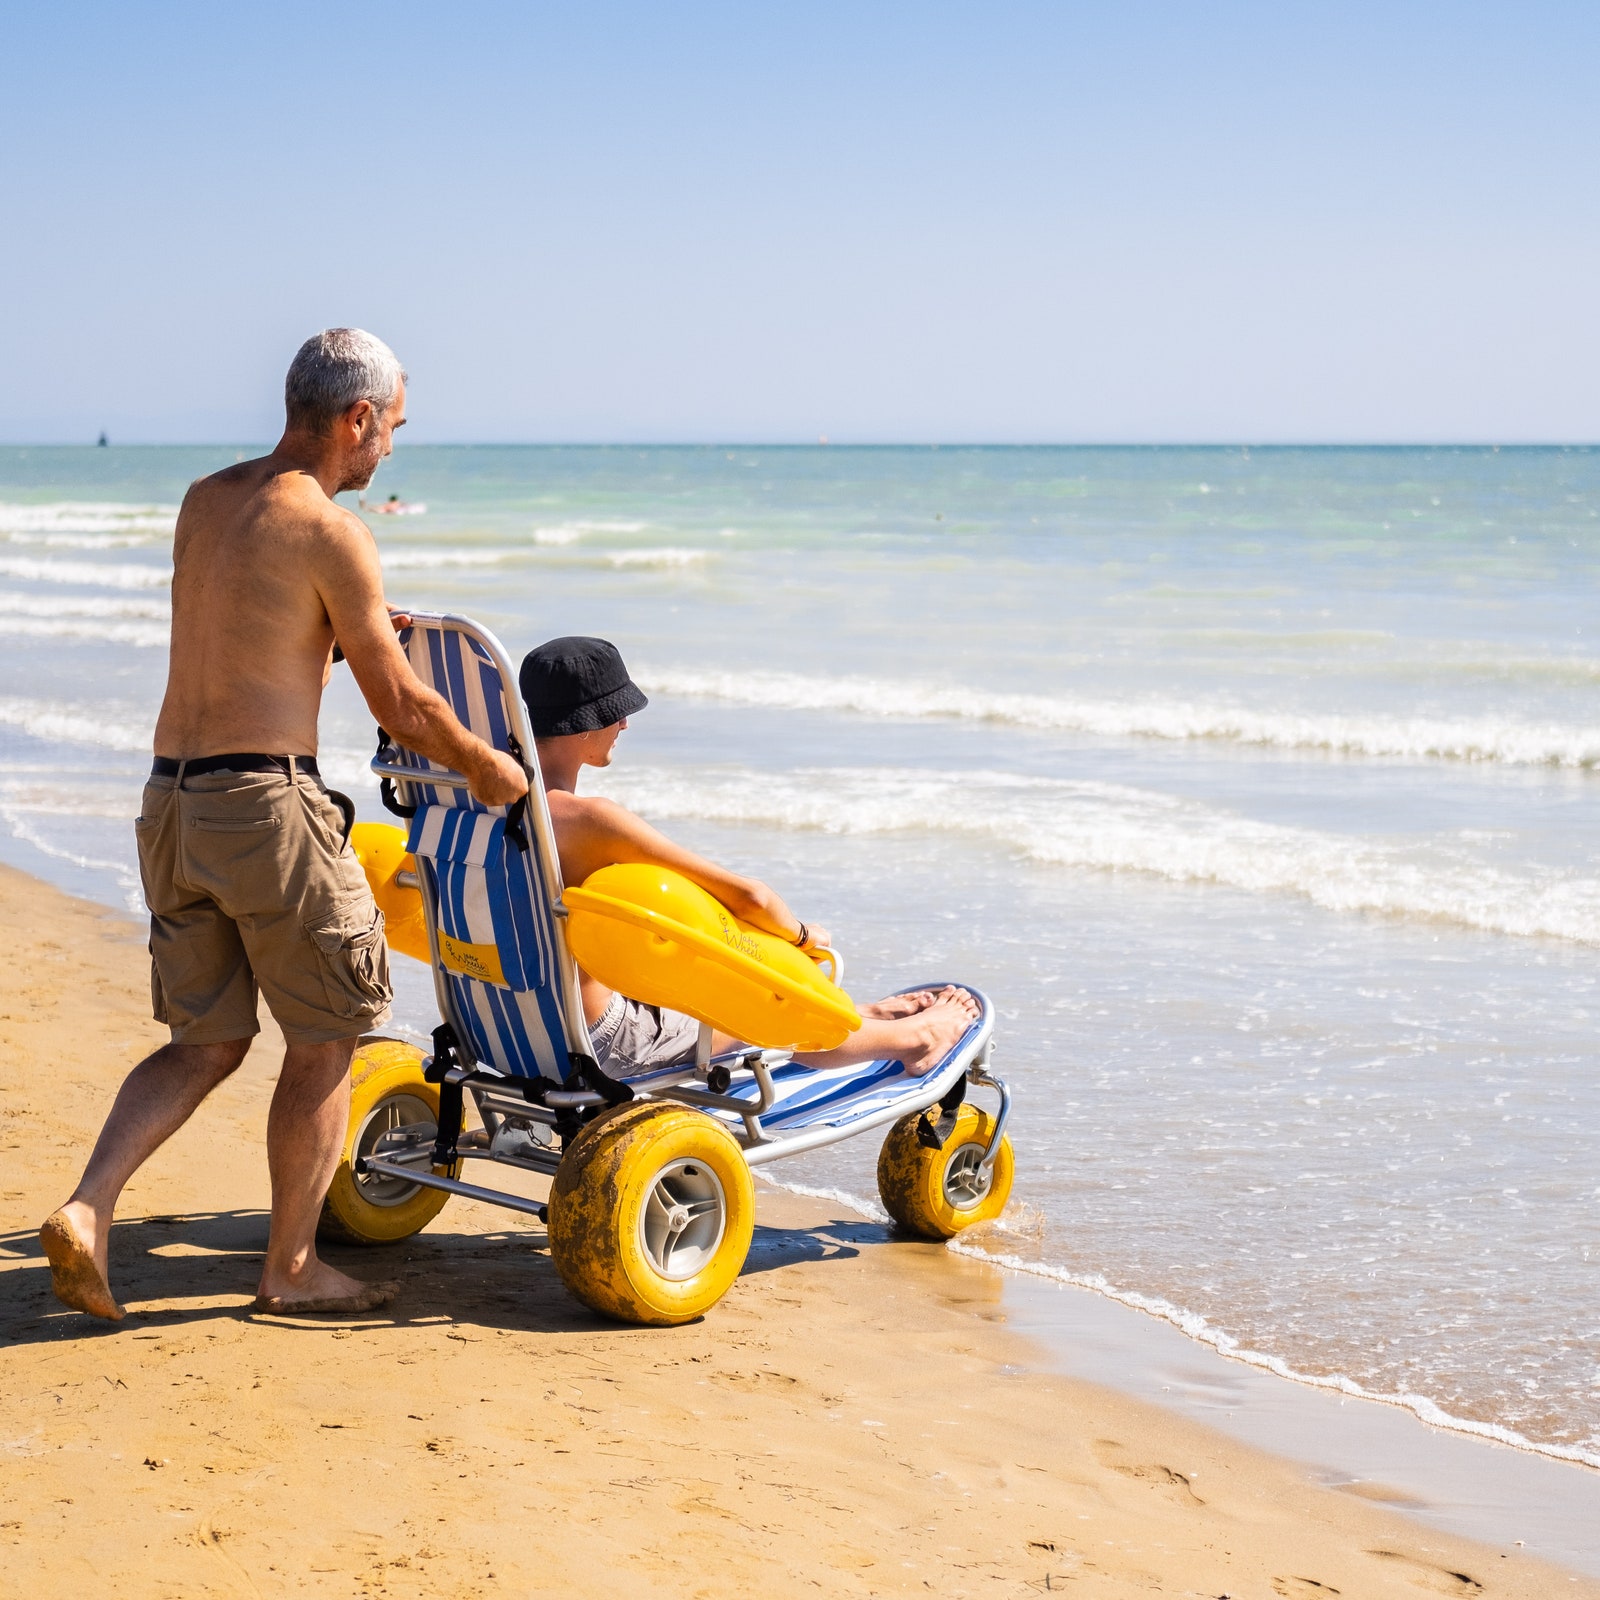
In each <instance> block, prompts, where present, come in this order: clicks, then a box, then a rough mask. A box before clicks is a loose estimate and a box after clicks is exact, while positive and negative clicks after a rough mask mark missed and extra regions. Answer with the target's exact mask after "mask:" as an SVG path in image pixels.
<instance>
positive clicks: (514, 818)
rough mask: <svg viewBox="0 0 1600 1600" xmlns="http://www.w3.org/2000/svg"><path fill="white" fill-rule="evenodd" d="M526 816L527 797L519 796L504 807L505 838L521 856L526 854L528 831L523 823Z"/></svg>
mask: <svg viewBox="0 0 1600 1600" xmlns="http://www.w3.org/2000/svg"><path fill="white" fill-rule="evenodd" d="M527 815H528V797H527V795H525V794H519V795H518V796H517V798H516V799H515V800H513V801H512V802H511V804H510V805H508V806H507V807H506V838H508V839H509V840H510V841H511V842H512V844H514V845H515V846H516V847H517V849H518V850H519V851H521V853H522V854H523V855H526V854H527V853H528V830H527V828H526V826H525V821H526V818H527Z"/></svg>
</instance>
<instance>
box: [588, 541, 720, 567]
mask: <svg viewBox="0 0 1600 1600" xmlns="http://www.w3.org/2000/svg"><path fill="white" fill-rule="evenodd" d="M710 554H711V552H710V551H709V550H689V549H685V548H682V547H680V546H677V545H666V546H663V547H662V548H661V549H659V550H608V551H607V552H606V553H605V555H604V557H603V558H602V559H603V560H604V561H605V564H606V565H607V566H608V567H692V566H695V565H697V564H698V563H699V562H701V561H705V560H707V559H709V557H710Z"/></svg>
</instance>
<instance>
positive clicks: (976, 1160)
mask: <svg viewBox="0 0 1600 1600" xmlns="http://www.w3.org/2000/svg"><path fill="white" fill-rule="evenodd" d="M983 1150H984V1147H983V1146H982V1145H981V1144H964V1145H962V1147H961V1148H960V1149H959V1150H957V1151H956V1152H955V1153H954V1154H953V1155H952V1156H951V1157H950V1159H949V1161H948V1162H946V1163H945V1169H944V1197H945V1199H946V1200H947V1201H949V1203H950V1204H951V1205H952V1206H953V1207H954V1208H955V1209H956V1210H957V1211H971V1210H972V1209H973V1207H974V1206H976V1205H978V1204H980V1203H981V1202H982V1200H983V1197H984V1196H985V1195H986V1194H988V1192H989V1182H990V1179H991V1177H992V1175H993V1169H992V1168H989V1167H985V1166H984V1164H983Z"/></svg>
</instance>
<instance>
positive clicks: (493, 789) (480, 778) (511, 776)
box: [468, 750, 528, 806]
mask: <svg viewBox="0 0 1600 1600" xmlns="http://www.w3.org/2000/svg"><path fill="white" fill-rule="evenodd" d="M468 787H469V788H470V789H471V791H472V798H473V799H474V800H477V801H478V802H479V803H480V804H482V805H486V806H508V805H510V804H511V802H512V801H513V800H520V799H521V798H522V796H523V795H525V794H526V793H527V792H528V775H527V773H525V772H524V771H523V770H522V764H521V763H520V762H518V761H513V760H512V759H511V757H510V756H508V755H506V754H505V753H504V752H503V751H500V750H486V751H485V752H484V761H483V765H482V766H480V767H479V768H478V770H477V771H476V772H474V773H472V774H471V775H470V778H469V780H468Z"/></svg>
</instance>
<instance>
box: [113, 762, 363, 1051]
mask: <svg viewBox="0 0 1600 1600" xmlns="http://www.w3.org/2000/svg"><path fill="white" fill-rule="evenodd" d="M134 831H135V832H136V833H137V835H138V840H139V872H140V875H141V876H142V877H143V879H144V894H145V900H146V902H147V903H148V904H149V907H150V990H151V1003H152V1006H153V1008H154V1011H155V1018H156V1021H157V1022H164V1023H166V1024H167V1025H168V1026H169V1027H170V1028H171V1029H172V1037H173V1039H174V1040H175V1041H176V1040H179V1039H182V1040H185V1041H186V1042H188V1043H190V1044H219V1043H221V1042H223V1041H224V1040H228V1039H247V1038H249V1037H251V1036H252V1035H253V1034H256V1033H259V1032H260V1027H261V1025H260V1023H259V1022H258V1021H257V1019H256V994H257V990H258V989H259V991H260V992H261V993H262V994H265V995H266V997H267V1004H268V1006H269V1007H271V1010H272V1015H273V1016H274V1017H275V1018H276V1019H277V1022H278V1026H279V1027H280V1028H282V1029H283V1033H284V1037H285V1038H286V1039H289V1040H291V1041H292V1042H295V1043H299V1044H319V1043H323V1042H325V1041H327V1040H330V1039H349V1038H353V1037H355V1036H356V1035H357V1034H361V1033H365V1032H367V1031H368V1030H369V1029H370V1028H372V1027H373V1026H374V1025H375V1024H377V1023H380V1022H383V1021H384V1020H386V1019H387V1017H388V1015H389V1001H390V1000H391V998H392V997H393V991H392V990H391V989H390V987H389V947H388V944H387V942H386V941H385V939H384V933H383V913H382V912H380V911H379V910H378V908H377V906H376V905H375V904H374V903H373V899H372V892H371V890H369V889H368V887H367V881H366V878H365V876H364V875H363V873H362V871H361V865H360V863H359V862H358V861H357V860H356V858H355V856H354V854H353V853H352V852H351V849H350V845H349V841H348V840H347V839H346V837H345V818H344V813H343V812H342V811H341V810H340V809H339V807H338V806H337V805H336V804H335V803H334V801H333V800H332V799H331V798H330V797H329V793H328V790H327V788H326V787H325V786H324V785H323V783H322V781H321V780H320V779H319V778H314V777H312V776H310V775H309V774H308V773H304V772H297V773H296V775H295V776H294V777H293V778H292V779H291V778H290V777H289V776H288V775H287V774H285V773H280V772H209V773H205V774H203V775H201V776H198V777H189V776H186V777H185V778H184V780H183V785H182V787H181V788H180V787H179V785H178V780H177V779H176V778H165V777H152V778H151V779H150V781H149V782H148V783H147V784H146V785H145V790H144V803H143V807H142V809H141V811H140V815H139V818H138V821H137V822H135V823H134Z"/></svg>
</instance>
